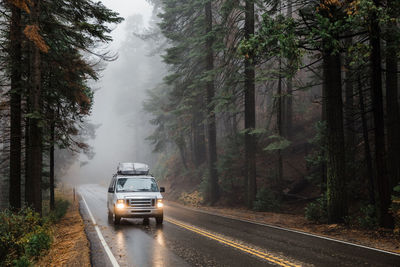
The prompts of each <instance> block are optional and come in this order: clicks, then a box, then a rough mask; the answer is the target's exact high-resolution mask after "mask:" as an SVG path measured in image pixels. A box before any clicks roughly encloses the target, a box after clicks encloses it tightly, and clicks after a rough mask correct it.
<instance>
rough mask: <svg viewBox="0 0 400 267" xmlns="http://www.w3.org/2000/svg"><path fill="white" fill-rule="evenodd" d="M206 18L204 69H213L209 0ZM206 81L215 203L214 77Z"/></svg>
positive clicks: (210, 162)
mask: <svg viewBox="0 0 400 267" xmlns="http://www.w3.org/2000/svg"><path fill="white" fill-rule="evenodd" d="M205 19H206V35H207V39H206V53H207V55H206V71H208V72H210V71H212V70H213V69H214V50H213V37H212V36H211V33H212V10H211V1H207V2H206V4H205ZM208 80H209V81H208V82H207V130H208V131H207V132H208V170H209V175H210V203H211V205H213V204H215V202H217V200H218V198H219V190H218V189H219V188H218V171H217V131H216V123H215V110H214V109H215V105H214V104H213V100H214V94H215V88H214V79H208Z"/></svg>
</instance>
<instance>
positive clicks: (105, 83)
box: [56, 0, 165, 183]
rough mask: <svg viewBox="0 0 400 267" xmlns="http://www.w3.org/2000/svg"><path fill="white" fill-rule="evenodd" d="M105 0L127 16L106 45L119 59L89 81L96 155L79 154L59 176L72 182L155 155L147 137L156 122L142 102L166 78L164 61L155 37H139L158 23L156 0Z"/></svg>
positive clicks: (103, 177)
mask: <svg viewBox="0 0 400 267" xmlns="http://www.w3.org/2000/svg"><path fill="white" fill-rule="evenodd" d="M103 3H104V4H105V5H106V6H107V7H109V8H111V9H113V10H114V11H117V12H119V13H120V15H121V16H122V17H124V18H125V21H124V22H123V23H121V24H120V25H118V26H116V28H115V26H113V27H114V28H115V29H114V31H113V33H112V36H113V38H114V41H113V43H111V44H110V45H109V47H108V49H109V50H110V51H111V52H117V53H118V59H117V60H115V61H113V62H108V63H106V65H105V69H104V70H103V71H102V72H101V79H100V80H99V81H97V82H93V83H92V84H91V87H92V88H95V89H96V92H95V96H94V105H93V109H92V113H91V116H90V117H89V118H88V122H90V123H92V124H99V125H100V126H99V127H98V129H97V130H96V136H95V138H94V139H92V140H90V141H89V142H88V143H89V145H90V146H91V147H92V149H93V152H94V153H95V155H94V157H93V158H92V159H88V158H87V156H86V155H84V154H81V155H79V157H78V160H77V161H75V163H74V164H73V165H72V166H71V167H70V168H69V170H68V172H67V174H65V175H64V174H63V177H56V179H57V178H58V179H60V178H62V179H63V180H65V181H66V182H68V183H93V182H103V181H109V179H110V178H111V175H112V174H113V173H114V172H115V170H116V167H117V164H118V163H119V162H144V163H147V164H149V165H150V166H153V165H154V164H155V162H156V160H157V155H155V154H153V153H152V152H151V151H152V148H151V146H150V144H149V143H148V142H147V141H146V140H145V138H146V137H147V136H148V135H150V134H151V132H152V127H151V125H150V124H149V122H148V121H149V119H150V118H149V116H148V115H147V114H145V113H144V112H143V111H142V107H143V106H142V102H143V100H144V99H145V98H146V90H148V89H151V88H153V87H155V86H156V85H157V84H159V83H160V82H161V81H162V77H163V73H164V72H165V66H164V65H163V63H162V61H161V58H160V56H159V54H158V53H155V51H158V50H157V49H156V45H155V44H154V41H152V40H146V41H144V40H142V39H141V38H139V37H137V34H138V33H139V34H140V33H143V31H144V30H147V29H149V27H150V26H151V25H154V19H155V16H154V15H152V6H151V5H149V4H148V3H147V2H146V1H145V0H134V1H132V0H130V1H127V0H120V1H116V0H107V1H103ZM135 33H136V34H135ZM83 163H84V164H83ZM60 175H61V174H59V176H60Z"/></svg>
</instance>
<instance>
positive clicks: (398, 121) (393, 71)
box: [386, 0, 400, 188]
mask: <svg viewBox="0 0 400 267" xmlns="http://www.w3.org/2000/svg"><path fill="white" fill-rule="evenodd" d="M387 5H388V10H389V12H390V13H389V14H390V17H391V18H396V17H397V15H398V14H397V12H396V10H395V7H394V6H395V1H394V0H388V1H387ZM396 33H398V28H397V25H396V22H391V21H390V22H389V24H388V28H387V42H386V108H387V142H388V145H387V147H388V167H389V177H390V187H391V188H393V187H394V186H396V185H397V184H398V183H399V182H400V157H399V155H400V115H399V102H398V99H399V98H398V97H399V96H398V76H397V75H398V74H397V71H398V66H397V65H398V62H397V61H398V60H397V54H396V52H397V49H398V47H397V45H396V43H397V42H396V37H395V34H396Z"/></svg>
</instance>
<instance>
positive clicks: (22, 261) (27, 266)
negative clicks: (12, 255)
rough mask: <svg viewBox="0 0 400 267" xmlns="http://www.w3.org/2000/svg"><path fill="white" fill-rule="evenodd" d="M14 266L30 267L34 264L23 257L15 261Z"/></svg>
mask: <svg viewBox="0 0 400 267" xmlns="http://www.w3.org/2000/svg"><path fill="white" fill-rule="evenodd" d="M13 266H14V267H30V266H32V263H31V262H30V260H29V259H28V258H27V257H26V256H22V257H21V258H19V259H17V260H13Z"/></svg>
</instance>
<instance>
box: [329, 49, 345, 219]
mask: <svg viewBox="0 0 400 267" xmlns="http://www.w3.org/2000/svg"><path fill="white" fill-rule="evenodd" d="M340 68H341V65H340V55H339V54H336V55H333V54H332V51H326V53H325V54H324V59H323V72H324V73H323V76H324V86H325V89H326V99H325V101H326V123H327V150H328V155H327V156H328V161H327V204H328V221H329V222H330V223H337V222H342V221H343V218H344V217H345V216H346V215H347V203H346V187H345V175H346V171H345V150H344V133H343V110H342V109H343V102H342V87H341V69H340Z"/></svg>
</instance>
